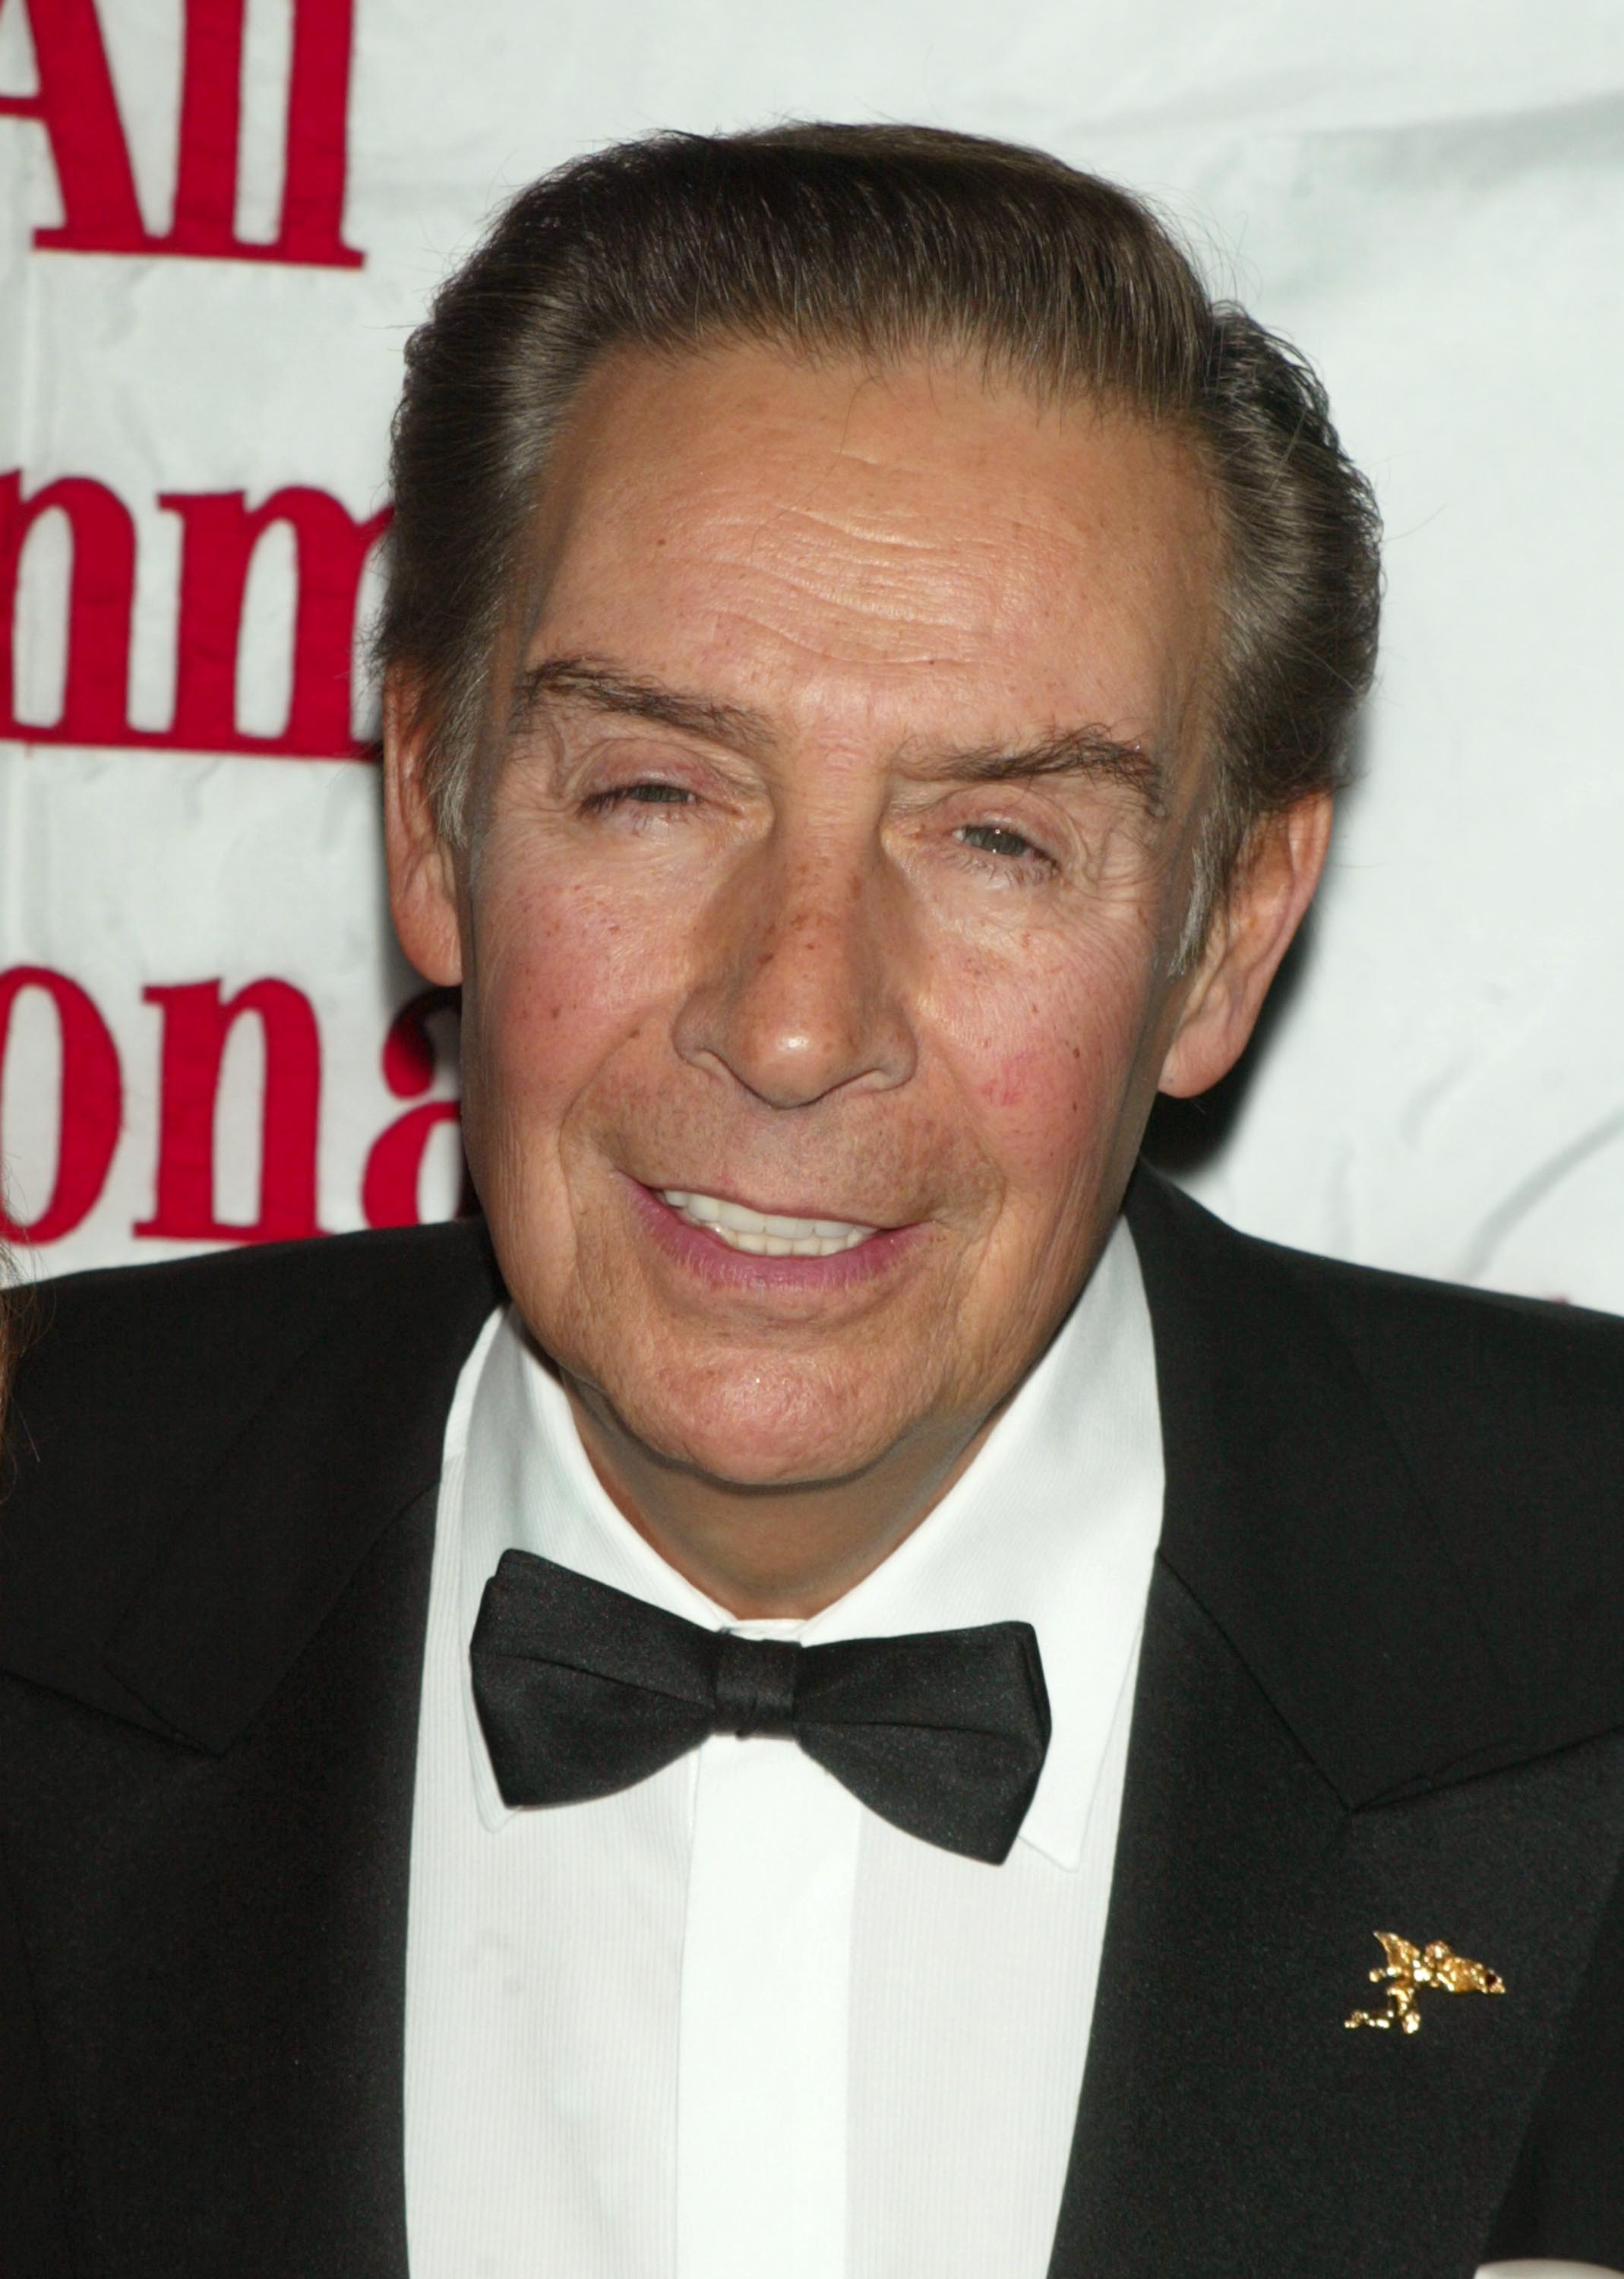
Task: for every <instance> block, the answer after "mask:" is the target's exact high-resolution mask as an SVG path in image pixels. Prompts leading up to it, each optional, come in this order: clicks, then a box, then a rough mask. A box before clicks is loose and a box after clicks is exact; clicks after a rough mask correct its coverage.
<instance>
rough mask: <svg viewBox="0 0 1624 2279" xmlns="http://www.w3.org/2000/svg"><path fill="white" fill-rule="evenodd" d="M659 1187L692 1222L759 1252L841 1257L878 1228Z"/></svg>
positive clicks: (777, 1255) (670, 1204)
mask: <svg viewBox="0 0 1624 2279" xmlns="http://www.w3.org/2000/svg"><path fill="white" fill-rule="evenodd" d="M656 1193H658V1195H659V1197H660V1201H662V1202H663V1203H664V1204H666V1205H667V1206H668V1207H669V1209H671V1210H674V1211H675V1212H676V1213H677V1216H678V1218H684V1219H686V1221H687V1222H688V1224H689V1225H690V1226H697V1227H701V1228H702V1229H703V1230H704V1232H706V1233H707V1234H710V1235H714V1236H715V1237H716V1239H717V1240H718V1241H719V1242H724V1243H726V1244H727V1246H728V1247H729V1248H730V1249H731V1250H744V1251H748V1252H749V1253H750V1254H751V1255H752V1256H754V1257H757V1258H838V1257H839V1255H840V1254H841V1252H842V1251H846V1250H855V1249H856V1247H857V1246H858V1244H859V1243H862V1242H867V1241H868V1239H869V1237H870V1235H872V1234H874V1233H875V1232H877V1229H875V1228H874V1227H871V1226H857V1225H854V1224H852V1223H851V1222H849V1221H848V1220H846V1219H838V1218H792V1217H789V1216H785V1214H784V1213H783V1212H780V1211H759V1210H752V1209H751V1208H750V1206H749V1204H748V1203H735V1202H729V1201H724V1199H723V1198H722V1197H721V1196H719V1195H695V1194H689V1193H686V1191H685V1190H684V1189H682V1188H680V1187H661V1188H658V1189H657V1190H656Z"/></svg>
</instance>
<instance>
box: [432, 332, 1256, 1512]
mask: <svg viewBox="0 0 1624 2279" xmlns="http://www.w3.org/2000/svg"><path fill="white" fill-rule="evenodd" d="M1214 551H1215V549H1214V535H1213V530H1212V525H1211V511H1210V508H1209V505H1208V495H1207V487H1206V485H1205V484H1204V482H1203V481H1202V480H1201V478H1200V476H1199V472H1198V471H1197V469H1196V466H1195V464H1194V461H1193V458H1192V456H1191V452H1190V450H1189V449H1188V447H1187V446H1186V445H1184V443H1183V442H1182V441H1180V440H1179V439H1178V438H1177V437H1176V435H1174V434H1170V433H1168V432H1166V431H1159V430H1157V429H1154V428H1153V427H1151V426H1148V425H1146V424H1145V423H1142V422H1139V421H1136V420H1133V419H1131V418H1128V417H1126V416H1119V415H1115V414H1109V413H1104V412H1101V411H1099V410H1097V409H1095V408H1093V407H1090V406H1078V407H1073V408H1069V409H1064V408H1057V407H1053V406H1051V407H1047V408H1041V409H1040V408H1039V407H1038V406H1037V405H1036V404H1035V403H1033V402H1032V401H1030V399H1029V398H1028V397H1027V396H1026V395H1023V393H1021V392H1020V391H1019V390H1017V389H1015V388H990V387H989V386H987V385H986V384H985V383H984V381H983V380H981V379H980V378H979V377H977V375H975V374H973V373H971V372H968V371H964V370H961V369H959V368H956V367H954V366H953V365H951V364H942V363H937V364H930V365H923V364H922V365H920V366H918V367H904V368H901V369H898V370H895V371H892V372H885V373H884V374H879V375H877V374H873V373H865V372H862V370H860V369H856V368H854V367H852V366H850V365H848V364H843V363H838V362H831V363H828V364H819V365H810V364H806V363H804V362H792V361H790V360H789V359H788V358H787V357H783V356H780V355H778V354H777V353H775V352H773V351H771V350H770V349H765V348H761V349H757V348H739V349H724V350H720V351H718V352H716V353H715V354H712V355H708V356H705V357H697V356H695V357H686V358H684V359H679V360H676V361H655V360H654V359H652V358H646V357H630V356H628V357H623V358H620V359H618V360H611V361H610V362H609V363H608V364H605V365H604V366H603V367H601V369H600V370H599V372H597V374H596V375H595V376H594V379H593V380H591V381H590V382H589V383H588V385H587V387H586V389H585V390H584V392H583V395H582V396H581V397H580V399H579V400H578V403H577V406H576V408H575V410H574V411H573V413H572V415H571V419H570V422H569V425H568V426H567V428H566V430H565V432H564V434H563V437H562V439H561V441H560V442H559V445H558V447H557V449H556V450H555V454H554V457H553V460H552V464H551V467H550V471H549V477H548V487H547V492H546V496H545V501H544V503H543V506H542V510H541V513H540V521H539V525H538V528H537V530H536V533H535V538H534V545H533V551H532V564H533V573H532V592H531V594H530V597H529V600H530V606H529V609H528V610H527V613H526V619H525V630H524V634H523V638H522V640H521V641H517V643H516V645H515V648H514V651H513V654H512V655H511V656H510V657H509V662H508V665H507V668H506V673H505V679H504V694H505V695H506V696H508V697H509V698H510V700H511V701H510V706H509V710H508V718H507V725H506V727H505V729H504V730H502V732H500V733H498V732H496V731H493V741H494V744H495V745H496V746H497V747H498V748H497V749H495V750H494V753H493V755H492V756H491V757H490V758H489V760H488V761H487V763H486V766H485V769H484V771H483V775H482V777H481V779H480V784H479V790H478V793H477V795H476V799H475V802H474V810H473V814H472V817H471V828H470V833H469V840H468V847H467V848H466V850H459V851H457V852H456V854H455V856H453V855H452V854H450V853H448V852H447V853H445V854H444V856H443V863H444V875H445V879H446V885H445V886H444V888H443V890H442V892H441V900H442V902H443V903H444V905H445V909H444V911H443V912H442V913H441V915H440V917H439V918H438V919H436V918H434V917H433V916H431V917H423V916H422V914H421V910H420V909H419V910H418V914H417V917H416V918H414V917H412V915H411V910H410V909H409V910H408V913H407V916H406V917H405V918H404V919H403V920H402V932H403V934H404V936H405V938H406V939H407V943H408V947H409V948H410V949H411V950H412V952H413V954H414V955H415V956H417V960H418V962H419V963H421V964H423V965H424V966H425V970H428V971H432V972H433V973H434V974H435V976H436V978H457V976H458V974H459V973H460V977H461V978H462V979H463V988H464V1003H463V1050H464V1083H465V1105H464V1116H465V1129H466V1133H467V1143H468V1148H469V1155H470V1161H471V1164H472V1167H473V1170H474V1175H475V1178H476V1182H477V1185H478V1186H479V1193H480V1195H481V1198H482V1200H483V1202H484V1204H485V1208H486V1213H487V1215H488V1217H489V1220H490V1224H491V1229H492V1233H493V1236H494V1242H495V1246H496V1249H497V1254H498V1256H499V1258H500V1260H501V1262H502V1268H503V1270H504V1273H505V1275H506V1277H507V1279H508V1283H509V1288H510V1289H511V1291H512V1293H513V1295H514V1297H515V1299H516V1301H517V1304H518V1306H519V1308H520V1309H521V1311H522V1312H523V1314H524V1316H525V1319H526V1320H527V1321H528V1323H529V1324H530V1325H531V1328H532V1331H533V1332H534V1333H535V1335H536V1337H537V1339H538V1340H539V1341H540V1344H541V1345H542V1346H543V1347H544V1348H545V1349H546V1350H547V1351H548V1353H549V1354H551V1355H552V1356H553V1358H554V1359H555V1361H556V1362H558V1364H559V1365H560V1366H561V1367H562V1369H563V1370H564V1372H565V1374H566V1376H567V1377H568V1378H570V1379H571V1381H572V1383H573V1384H574V1385H575V1386H576V1387H577V1388H578V1392H579V1393H580V1394H581V1396H582V1397H583V1398H585V1399H586V1400H588V1401H589V1403H590V1404H591V1405H592V1406H593V1407H594V1409H596V1410H597V1411H598V1412H599V1413H601V1414H604V1415H606V1416H612V1417H613V1419H614V1420H615V1422H616V1425H617V1429H619V1430H624V1431H628V1432H630V1433H631V1434H632V1435H633V1436H635V1438H636V1439H637V1440H638V1441H639V1442H640V1444H641V1445H642V1446H644V1447H646V1448H647V1450H649V1451H650V1452H652V1453H654V1454H656V1455H658V1456H659V1457H661V1458H663V1459H667V1460H672V1461H675V1462H678V1463H679V1464H681V1465H683V1466H686V1467H692V1468H694V1469H697V1470H699V1471H701V1472H702V1473H705V1474H708V1475H709V1476H711V1477H715V1478H717V1479H720V1480H726V1481H731V1482H734V1483H738V1484H739V1485H747V1484H756V1485H778V1484H785V1483H790V1482H805V1481H813V1480H828V1479H835V1478H839V1477H846V1476H847V1475H850V1474H852V1473H854V1472H855V1471H857V1470H859V1469H862V1468H863V1467H864V1466H868V1465H870V1464H872V1463H874V1462H876V1461H877V1460H878V1459H880V1458H882V1457H883V1456H885V1454H886V1453H887V1452H890V1451H896V1450H899V1449H902V1448H906V1447H907V1446H909V1445H910V1444H916V1445H918V1446H921V1447H922V1448H924V1447H928V1446H933V1445H939V1446H944V1447H946V1446H952V1445H959V1446H962V1445H964V1443H965V1442H966V1440H967V1439H968V1438H969V1436H971V1435H973V1434H974V1433H975V1431H977V1429H978V1427H979V1425H980V1424H981V1423H983V1422H984V1419H985V1418H986V1416H988V1414H989V1412H990V1411H991V1410H992V1408H994V1407H995V1406H996V1405H997V1403H998V1402H999V1401H1000V1400H1001V1399H1002V1398H1003V1397H1004V1396H1005V1395H1006V1394H1007V1392H1008V1391H1009V1390H1010V1389H1011V1388H1012V1387H1013V1386H1014V1385H1015V1383H1017V1382H1018V1380H1019V1379H1020V1377H1022V1376H1023V1374H1024V1372H1025V1371H1026V1370H1027V1369H1028V1368H1030V1365H1031V1363H1032V1362H1033V1361H1034V1360H1035V1358H1036V1357H1037V1355H1038V1353H1039V1352H1040V1351H1041V1349H1042V1347H1043V1346H1044V1345H1045V1344H1046V1341H1047V1339H1049V1337H1050V1336H1051V1335H1052V1333H1053V1330H1054V1328H1055V1326H1056V1325H1057V1324H1058V1323H1059V1321H1060V1320H1061V1317H1062V1316H1063V1315H1064V1313H1065V1312H1066V1310H1067V1308H1069V1305H1070V1303H1071V1301H1072V1300H1073V1299H1074V1297H1075V1295H1076V1292H1077V1291H1078V1289H1079V1288H1080V1286H1081V1285H1082V1283H1083V1281H1084V1278H1085V1277H1086V1275H1087V1272H1088V1270H1089V1268H1090V1266H1091V1265H1092V1261H1093V1259H1094V1257H1095V1256H1096V1255H1098V1252H1099V1247H1100V1246H1101V1244H1102V1243H1103V1241H1104V1239H1105V1237H1106V1234H1107V1232H1108V1230H1109V1226H1110V1224H1111V1222H1112V1220H1113V1218H1114V1216H1115V1212H1116V1209H1117V1208H1118V1205H1119V1202H1120V1200H1121V1196H1122V1188H1123V1186H1124V1185H1125V1182H1126V1180H1127V1178H1128V1175H1129V1172H1130V1169H1131V1166H1132V1162H1133V1158H1134V1155H1135V1153H1136V1151H1137V1147H1138V1140H1139V1136H1140V1133H1141V1131H1142V1128H1143V1124H1144V1121H1145V1116H1146V1114H1147V1113H1148V1109H1149V1106H1150V1102H1151V1099H1152V1097H1153V1093H1154V1091H1155V1088H1156V1086H1157V1083H1158V1080H1159V1078H1160V1077H1161V1074H1162V1072H1163V1068H1164V1063H1165V1061H1166V1058H1167V1055H1168V1051H1169V1047H1170V1046H1172V1045H1173V1043H1174V1040H1175V1039H1176V1035H1177V1033H1178V1031H1179V1028H1180V1024H1181V1021H1182V1020H1184V1019H1185V1018H1186V1017H1187V1001H1188V997H1189V991H1190V983H1189V980H1188V978H1182V979H1181V978H1176V973H1175V958H1174V945H1175V944H1176V941H1177V940H1178V936H1179V933H1180V929H1181V926H1182V923H1183V919H1184V910H1185V904H1186V900H1187V896H1188V893H1189V879H1190V869H1191V861H1190V857H1191V844H1192V840H1193V834H1194V830H1195V825H1196V820H1197V815H1198V810H1199V799H1200V794H1201V789H1202V784H1203V779H1204V772H1205V771H1204V765H1203V762H1202V759H1201V748H1202V721H1201V696H1202V687H1203V679H1202V666H1203V660H1204V657H1205V656H1206V652H1207V646H1208V639H1209V630H1210V622H1211V616H1212V599H1211V597H1212V591H1213V564H1214ZM397 884H398V882H397ZM400 899H401V898H400V895H399V894H398V891H397V903H398V902H399V901H400ZM407 899H408V901H410V897H408V898H407ZM418 900H419V902H421V900H422V897H421V896H419V898H418ZM412 907H413V908H416V907H417V906H416V905H413V906H412ZM437 924H438V925H439V926H440V932H438V933H436V932H435V931H434V928H435V925H437ZM436 944H440V945H443V946H441V947H439V948H436V946H435V945H436ZM774 1222H776V1223H777V1224H774ZM786 1223H787V1224H786Z"/></svg>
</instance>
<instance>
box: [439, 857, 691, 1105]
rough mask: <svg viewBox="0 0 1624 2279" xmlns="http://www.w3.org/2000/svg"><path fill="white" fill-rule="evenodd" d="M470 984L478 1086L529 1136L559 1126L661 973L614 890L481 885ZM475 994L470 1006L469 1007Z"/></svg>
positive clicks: (533, 883) (538, 882) (529, 882)
mask: <svg viewBox="0 0 1624 2279" xmlns="http://www.w3.org/2000/svg"><path fill="white" fill-rule="evenodd" d="M475 940H476V955H475V958H474V960H473V964H472V971H471V977H470V984H471V986H468V987H465V990H464V1001H465V1011H464V1022H465V1024H468V1022H469V1015H470V1013H471V1017H472V1018H471V1030H472V1035H473V1041H474V1053H475V1056H476V1058H477V1061H478V1063H479V1072H480V1074H481V1075H482V1076H483V1077H484V1078H485V1079H486V1080H485V1082H484V1083H483V1084H481V1085H479V1090H480V1091H481V1092H482V1093H485V1094H486V1095H487V1096H490V1097H494V1099H498V1100H500V1101H502V1103H503V1106H504V1109H515V1108H520V1107H521V1104H522V1118H523V1122H524V1124H525V1127H526V1132H527V1133H529V1134H535V1135H536V1136H539V1133H540V1130H545V1129H548V1128H549V1127H552V1126H555V1125H556V1124H558V1123H559V1122H561V1121H562V1120H563V1116H565V1115H566V1114H567V1113H568V1111H569V1109H570V1106H571V1103H572V1102H573V1101H574V1100H575V1099H576V1098H578V1095H579V1094H580V1093H581V1092H582V1091H583V1089H584V1088H585V1087H586V1086H587V1085H589V1084H590V1082H591V1080H592V1078H593V1077H594V1074H595V1073H596V1072H597V1070H599V1069H601V1066H602V1064H603V1063H604V1061H605V1060H606V1059H607V1058H609V1056H610V1055H612V1054H613V1053H614V1051H615V1049H616V1048H617V1046H618V1045H620V1044H622V1043H624V1041H625V1040H626V1038H627V1036H628V1034H634V1033H635V1032H636V1028H637V1024H638V1021H639V1017H640V1011H641V1009H642V999H643V998H644V996H645V995H646V994H647V991H648V986H649V984H648V977H649V976H650V974H652V973H655V972H658V971H661V970H662V968H661V965H660V963H659V962H658V960H657V959H656V958H655V957H654V956H653V955H651V950H650V945H649V944H648V942H647V940H645V939H644V938H643V935H642V932H641V930H640V929H639V927H638V926H637V925H635V923H628V917H627V914H626V912H625V911H624V908H623V907H622V906H620V905H619V904H618V903H617V899H616V898H615V897H614V896H612V895H611V894H609V892H607V891H606V890H602V889H594V888H593V887H591V886H582V885H580V884H578V883H564V884H554V883H549V882H548V880H546V879H526V880H525V881H524V882H523V883H521V884H516V885H515V886H512V887H511V888H510V889H508V890H504V886H503V882H502V880H501V879H500V878H494V879H489V880H488V881H487V883H486V891H485V893H484V894H482V896H481V899H480V902H479V906H478V909H477V911H476V925H475ZM469 997H471V999H472V1003H471V1006H468V1005H467V1000H468V998H469Z"/></svg>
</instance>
